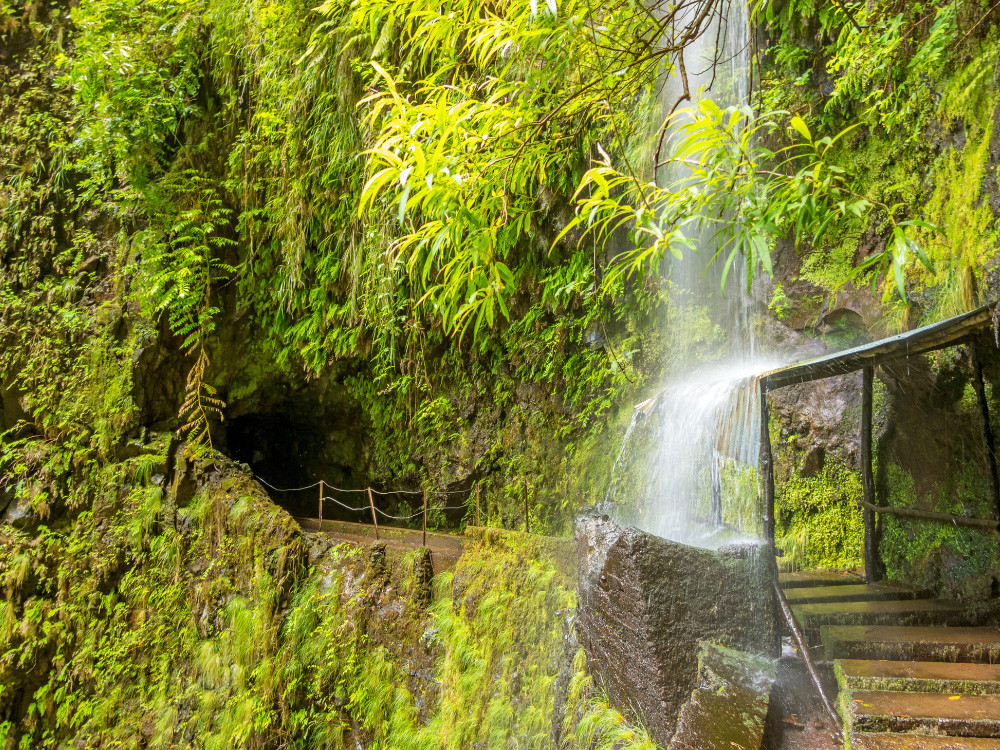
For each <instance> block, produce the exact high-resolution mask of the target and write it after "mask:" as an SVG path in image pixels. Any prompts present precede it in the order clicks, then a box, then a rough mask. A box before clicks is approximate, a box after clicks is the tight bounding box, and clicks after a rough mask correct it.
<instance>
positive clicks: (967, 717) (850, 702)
mask: <svg viewBox="0 0 1000 750" xmlns="http://www.w3.org/2000/svg"><path fill="white" fill-rule="evenodd" d="M841 706H842V710H843V715H844V718H845V720H846V723H847V730H848V731H849V732H866V733H873V732H878V733H897V734H898V733H911V734H937V735H949V736H958V737H982V738H986V737H993V738H1000V696H998V695H962V694H956V695H952V694H948V693H906V692H868V691H850V692H847V693H843V694H842V695H841ZM994 743H995V744H996V745H997V746H998V747H1000V739H995V740H994Z"/></svg>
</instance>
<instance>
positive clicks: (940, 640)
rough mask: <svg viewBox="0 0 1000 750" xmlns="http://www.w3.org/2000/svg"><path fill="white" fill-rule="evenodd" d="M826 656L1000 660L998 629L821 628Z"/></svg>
mask: <svg viewBox="0 0 1000 750" xmlns="http://www.w3.org/2000/svg"><path fill="white" fill-rule="evenodd" d="M822 633H823V646H824V651H825V655H826V658H827V659H893V660H899V661H939V662H977V663H983V664H995V663H1000V630H995V629H993V628H966V627H927V626H924V627H921V626H893V625H875V626H866V625H846V626H845V625H831V626H827V627H824V628H823V629H822Z"/></svg>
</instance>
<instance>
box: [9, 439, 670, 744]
mask: <svg viewBox="0 0 1000 750" xmlns="http://www.w3.org/2000/svg"><path fill="white" fill-rule="evenodd" d="M170 442H171V441H169V440H166V441H152V442H151V443H150V444H149V446H147V447H146V448H145V449H144V452H143V454H142V455H140V456H136V457H134V458H131V459H128V460H126V461H123V462H120V463H115V464H112V465H110V466H109V467H108V468H107V469H105V472H106V473H103V474H102V475H101V477H100V480H101V486H102V487H104V491H103V492H101V493H100V495H99V497H98V498H97V499H96V501H95V502H94V503H93V504H92V505H90V506H88V507H86V508H83V507H77V508H75V509H74V508H70V507H67V506H60V507H61V510H56V506H52V507H51V508H50V509H47V510H42V509H41V508H36V509H35V512H34V513H32V514H31V516H30V517H26V518H25V519H24V523H25V526H24V528H23V529H16V528H14V527H13V526H11V525H8V524H4V525H3V526H2V527H0V535H2V536H0V563H2V566H0V569H2V570H3V576H2V579H0V585H2V586H3V592H4V604H3V611H2V619H0V623H2V630H0V706H2V708H0V747H3V748H5V749H9V750H13V748H28V747H52V748H55V747H64V746H65V745H66V744H74V743H76V744H83V745H84V746H87V747H95V746H101V747H111V746H122V747H136V746H146V747H163V748H166V747H190V748H220V749H221V748H237V747H257V748H264V747H282V746H283V747H288V746H292V747H301V748H341V747H355V746H356V743H360V744H361V746H363V747H367V748H404V747H414V748H418V747H426V748H432V747H433V748H441V747H448V748H456V749H457V748H467V747H470V746H472V745H473V744H477V745H478V744H481V745H482V746H483V747H496V748H506V747H509V746H510V745H511V743H516V744H517V745H519V746H531V747H552V748H593V747H607V748H610V747H615V748H636V749H637V750H638V749H639V748H647V749H649V750H651V749H652V748H653V744H652V743H651V742H650V741H649V739H648V738H647V736H646V735H645V733H644V732H643V731H642V730H641V729H638V728H634V727H630V726H628V725H627V724H626V723H625V721H624V720H623V719H622V717H621V716H620V715H618V714H617V713H616V712H614V711H612V710H611V709H609V708H608V707H607V705H606V704H605V703H603V702H602V701H601V699H600V696H599V695H598V694H597V693H595V692H594V691H593V689H592V688H591V686H590V678H589V677H588V676H587V674H586V669H585V664H584V662H583V657H582V652H581V651H580V649H579V647H578V645H577V643H576V639H575V635H574V630H573V621H574V607H575V583H574V580H573V568H572V564H571V562H570V561H571V557H569V556H568V554H567V551H566V550H561V549H560V548H559V542H558V540H553V541H545V540H541V541H539V540H537V539H536V538H535V537H530V536H527V535H522V534H517V533H508V532H501V531H498V530H486V531H479V532H477V533H476V534H472V535H470V536H469V537H468V538H467V540H466V552H465V554H464V555H463V557H462V558H461V560H460V562H459V564H458V566H457V567H456V568H455V569H454V570H453V571H452V572H449V573H447V574H444V575H441V576H439V577H438V578H436V579H434V580H433V581H432V580H431V579H430V574H429V565H428V563H427V560H426V554H427V553H426V551H425V550H415V551H408V552H400V551H398V550H386V548H385V547H384V546H380V545H376V546H375V547H372V548H368V547H364V548H351V547H347V546H344V545H339V546H338V545H334V544H333V543H331V542H330V540H329V539H327V538H326V537H322V536H314V535H303V534H302V532H301V531H300V530H299V529H298V527H297V525H296V524H295V523H294V522H293V521H292V519H291V518H290V517H289V516H288V515H287V514H286V513H285V512H284V511H282V510H281V509H280V508H279V507H277V506H275V505H274V504H272V503H271V502H270V501H269V500H268V499H267V498H266V496H265V495H264V494H263V493H262V491H261V489H260V487H259V486H258V485H256V484H254V483H253V482H252V481H250V480H249V479H248V478H247V477H246V475H245V474H243V473H242V472H241V470H240V469H239V468H238V467H236V466H233V465H231V464H228V463H226V462H224V461H220V462H216V463H211V462H202V463H199V462H187V461H185V460H183V458H182V459H181V461H180V462H179V468H178V470H177V472H176V473H174V472H172V471H169V470H168V469H167V467H166V464H168V463H171V462H172V461H173V460H174V457H175V455H176V454H175V453H174V452H172V449H171V447H170ZM164 448H166V452H161V451H162V450H163V449H164ZM128 487H131V489H123V488H128ZM563 544H568V542H564V543H563Z"/></svg>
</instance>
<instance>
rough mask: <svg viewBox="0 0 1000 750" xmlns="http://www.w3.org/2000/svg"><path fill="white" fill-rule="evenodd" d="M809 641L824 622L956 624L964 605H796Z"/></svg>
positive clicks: (908, 602) (962, 620) (919, 601)
mask: <svg viewBox="0 0 1000 750" xmlns="http://www.w3.org/2000/svg"><path fill="white" fill-rule="evenodd" d="M792 611H793V612H794V613H795V616H796V617H797V618H798V620H799V623H800V624H801V625H802V628H803V630H805V631H806V633H807V637H809V638H810V640H813V641H818V636H819V631H820V628H821V627H823V626H824V625H954V624H961V623H965V622H966V620H967V619H968V613H967V612H966V609H965V607H963V606H961V605H959V604H952V603H950V602H942V601H938V600H937V599H914V600H889V601H862V602H825V603H821V604H799V605H793V606H792Z"/></svg>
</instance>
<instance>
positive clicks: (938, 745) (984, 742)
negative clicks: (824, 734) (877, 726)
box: [850, 732, 1000, 750]
mask: <svg viewBox="0 0 1000 750" xmlns="http://www.w3.org/2000/svg"><path fill="white" fill-rule="evenodd" d="M850 742H851V750H998V747H1000V745H997V741H996V740H995V739H993V738H991V737H985V738H984V737H941V736H938V735H930V734H869V733H867V732H856V733H854V734H852V735H850Z"/></svg>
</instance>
